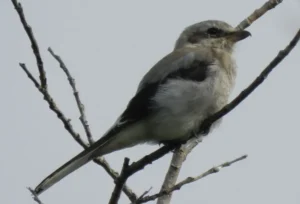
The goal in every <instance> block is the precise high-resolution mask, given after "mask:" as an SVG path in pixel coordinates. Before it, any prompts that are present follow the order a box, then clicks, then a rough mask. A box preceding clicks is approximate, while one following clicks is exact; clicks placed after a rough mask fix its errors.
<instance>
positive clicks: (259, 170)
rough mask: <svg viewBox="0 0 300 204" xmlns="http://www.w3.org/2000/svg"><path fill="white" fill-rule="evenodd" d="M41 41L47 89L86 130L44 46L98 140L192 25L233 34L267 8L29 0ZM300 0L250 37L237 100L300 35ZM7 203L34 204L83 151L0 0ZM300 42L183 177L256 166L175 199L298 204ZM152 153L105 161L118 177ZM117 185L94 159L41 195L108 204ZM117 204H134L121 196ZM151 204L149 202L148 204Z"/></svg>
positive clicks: (148, 178) (241, 57) (154, 171)
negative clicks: (36, 193) (41, 186)
mask: <svg viewBox="0 0 300 204" xmlns="http://www.w3.org/2000/svg"><path fill="white" fill-rule="evenodd" d="M21 2H22V4H23V7H24V10H25V14H26V17H27V20H28V22H29V23H30V24H31V26H32V28H33V31H34V33H35V36H36V39H37V41H38V42H39V46H40V51H41V53H42V56H43V59H44V63H45V69H46V72H47V77H48V83H49V89H50V92H51V94H52V95H53V97H54V98H55V100H56V102H57V104H58V105H59V107H60V108H61V109H62V110H63V112H64V113H65V114H66V115H67V116H68V117H69V118H71V119H72V124H73V125H74V128H75V129H76V130H77V131H79V132H80V133H81V134H82V135H83V133H84V131H83V129H82V127H81V125H80V123H79V121H78V117H79V113H78V111H77V109H76V105H75V101H74V99H73V96H72V93H71V89H70V87H69V84H68V82H67V80H66V77H65V75H64V74H63V72H62V71H61V70H60V68H59V66H58V65H57V62H56V61H55V60H54V59H53V58H52V57H51V56H50V55H49V53H48V52H47V48H48V46H51V47H52V48H53V50H54V51H55V52H56V53H57V54H59V55H60V56H61V57H62V58H63V59H64V61H65V63H66V64H67V66H68V68H69V69H70V71H71V73H72V74H73V76H74V77H75V78H76V82H77V86H78V89H79V91H80V94H81V96H82V99H83V102H84V104H85V106H86V110H87V117H88V119H89V122H90V126H91V129H92V131H93V134H94V137H95V138H99V137H100V136H101V135H102V134H103V133H104V132H105V131H106V130H107V129H108V128H109V127H110V126H111V125H112V123H113V122H114V121H115V119H116V118H117V117H118V115H119V114H120V113H121V112H122V111H123V109H124V108H125V106H126V105H127V102H128V100H130V98H131V97H132V96H133V94H134V93H135V91H136V87H137V84H138V83H139V81H140V79H141V77H142V76H143V75H144V74H145V73H146V72H147V71H148V70H149V69H150V68H151V66H153V65H154V64H155V63H156V62H157V61H158V60H160V59H161V58H162V57H163V56H164V55H166V54H168V53H169V52H170V51H171V50H172V49H173V45H174V42H175V40H176V38H177V37H178V35H179V34H180V32H181V31H182V29H184V28H185V27H186V26H188V25H190V24H193V23H196V22H199V21H202V20H207V19H221V20H225V21H227V22H228V23H230V24H232V25H233V26H235V25H237V24H238V23H239V22H240V21H241V20H243V19H244V18H245V17H246V16H248V15H249V14H250V13H251V12H252V11H254V9H256V8H258V7H260V6H261V5H262V4H263V3H264V2H265V0H251V1H240V0H227V1H221V0H210V1H201V0H194V1H192V0H185V1H174V0H168V1H167V0H166V1H159V0H155V1H154V0H152V1H147V2H146V1H138V0H135V1H121V0H119V1H103V0H102V1H101V0H85V1H83V0H72V1H62V0H51V1H45V0H44V1H41V0H22V1H21ZM299 10H300V1H299V0H285V1H284V2H283V3H282V4H281V5H279V6H278V7H277V8H276V9H275V10H273V11H270V12H268V13H267V14H266V15H265V16H263V17H262V18H261V19H259V20H258V21H257V22H255V23H254V24H253V25H252V26H251V27H250V28H248V30H249V31H251V33H252V36H253V37H252V38H248V39H247V40H245V41H243V42H241V43H240V44H239V45H238V47H237V49H236V53H235V56H236V58H237V64H238V67H239V69H238V78H237V83H236V87H235V89H234V93H233V94H232V97H234V96H236V95H237V94H238V93H239V92H240V91H241V90H242V89H243V88H244V87H245V86H247V85H248V84H249V83H250V82H251V81H252V80H253V79H254V78H255V77H256V76H257V75H258V74H259V73H260V72H261V70H262V69H263V68H264V67H265V66H266V65H267V64H268V63H269V62H270V60H272V59H273V57H275V56H276V55H277V53H278V51H279V50H280V49H282V48H284V47H285V46H286V44H287V43H289V41H290V39H291V38H292V37H293V36H294V34H295V33H296V31H297V29H298V28H299V27H300V12H299ZM0 16H1V18H0V25H1V38H0V45H1V46H0V56H1V59H0V65H1V68H0V94H1V100H0V112H1V116H0V137H1V138H2V140H1V143H0V152H1V154H0V163H1V168H0V189H1V191H0V203H3V204H4V203H6V204H8V203H10V204H17V203H22V204H32V203H34V201H33V200H32V198H31V195H30V193H29V192H28V190H27V189H26V187H27V186H31V187H35V185H36V184H38V183H39V182H40V181H41V180H42V179H43V178H44V177H45V176H47V175H48V174H49V173H51V172H52V171H53V170H54V169H56V168H57V167H59V166H60V165H61V164H63V163H65V162H66V161H67V160H69V159H70V158H71V157H73V156H74V155H76V154H77V153H78V152H79V151H81V150H82V149H81V147H80V146H79V145H78V144H77V143H76V142H75V141H74V140H73V139H72V138H71V136H70V135H69V134H68V133H67V131H66V130H65V129H64V128H63V125H62V124H61V122H60V121H59V120H58V119H57V118H56V116H55V114H54V113H52V112H51V111H50V110H49V108H48V105H47V104H46V102H45V101H43V99H42V96H41V94H40V93H38V91H37V90H36V89H35V87H34V86H33V84H32V83H31V81H30V80H29V79H28V78H27V77H26V76H25V74H24V73H23V71H22V70H21V68H20V67H19V66H18V63H19V62H24V63H26V64H27V66H28V68H29V69H30V70H31V71H32V72H33V73H34V74H35V75H36V76H38V75H37V68H36V64H35V59H34V57H33V54H32V51H31V48H30V44H29V40H28V38H27V36H26V34H25V32H24V30H23V28H22V26H21V23H20V21H19V18H18V16H17V13H16V11H15V10H14V8H13V6H12V4H11V2H10V1H9V0H1V1H0ZM299 66H300V46H298V47H296V48H295V49H294V50H293V52H292V53H291V54H290V55H289V56H288V57H287V58H286V59H285V60H284V61H283V62H282V63H281V64H280V65H279V66H278V67H277V68H276V70H274V72H273V73H272V74H271V75H270V76H269V77H268V79H267V80H266V82H265V83H264V84H263V85H261V86H260V87H259V88H258V89H257V90H256V91H255V92H254V93H253V94H252V95H251V96H250V97H249V98H248V99H247V100H246V101H244V102H243V103H242V104H240V106H238V107H237V108H236V109H235V110H234V111H232V112H231V113H230V114H229V115H227V116H226V117H225V118H224V122H223V124H222V126H221V127H220V128H219V129H218V130H216V131H214V132H213V133H212V134H210V136H209V137H208V138H207V139H206V140H205V141H204V142H203V143H202V144H200V145H199V146H198V147H197V148H196V149H195V150H194V151H193V152H192V153H191V154H190V155H189V157H188V159H187V161H186V163H185V164H184V168H183V169H182V172H181V173H180V176H179V177H180V178H179V179H180V180H181V179H184V178H185V177H187V176H195V175H197V174H200V173H201V172H203V171H205V170H207V169H208V168H210V167H212V166H213V165H218V164H220V163H222V162H225V161H227V160H231V159H234V158H235V157H238V156H241V155H242V154H245V153H246V154H248V155H249V158H248V159H246V160H244V161H242V162H239V163H237V164H235V165H233V166H231V167H229V168H226V169H223V170H222V171H221V172H219V173H218V174H214V175H212V176H209V177H207V178H205V179H203V180H200V181H198V182H196V183H193V184H190V185H187V186H185V187H183V188H182V189H181V190H180V191H177V192H176V193H175V194H174V196H173V199H172V203H175V204H180V203H205V204H216V203H221V202H224V203H232V204H239V203H243V204H252V203H273V204H282V203H299V202H300V188H299V183H300V176H299V172H300V160H299V155H300V148H299V144H300V138H299V135H300V130H299V114H300V107H299V104H300V92H299V87H300V80H299V75H300V69H299V68H300V67H299ZM156 148H157V146H149V145H142V146H138V147H134V148H132V149H129V150H124V151H120V152H117V153H114V154H112V155H109V156H107V159H108V160H109V162H110V163H111V165H112V166H113V167H114V168H115V169H117V170H120V169H121V166H122V163H123V158H124V156H127V157H129V158H130V159H131V160H132V161H134V160H137V159H138V158H140V157H141V156H143V155H145V154H147V153H150V152H151V151H153V150H154V149H156ZM170 157H171V154H169V155H168V156H166V157H164V158H163V159H160V160H159V161H156V162H155V163H153V164H152V165H150V166H147V167H146V168H145V170H143V171H141V172H139V173H138V174H136V175H134V176H133V177H131V178H130V179H129V181H128V185H129V186H130V187H132V188H133V189H134V191H135V192H136V193H138V194H141V193H143V192H144V191H145V190H147V189H149V188H150V187H151V186H152V187H153V190H152V191H151V193H155V192H157V191H158V190H159V188H160V185H161V183H162V181H163V177H164V175H165V172H166V170H167V167H168V165H169V161H170ZM113 187H114V184H113V181H112V179H111V178H110V177H109V176H108V175H107V174H106V172H105V171H104V170H103V169H101V168H100V167H98V166H97V165H95V164H94V163H89V164H88V165H86V166H85V167H83V168H81V169H80V170H78V171H76V172H75V173H73V174H72V175H70V176H68V177H67V178H66V179H64V180H63V181H61V182H60V183H59V184H57V185H55V186H54V187H53V188H51V189H50V190H49V191H47V192H45V193H44V194H42V195H41V197H40V198H41V199H42V201H43V202H44V203H45V204H54V203H55V204H59V203H73V204H81V203H95V204H96V203H107V202H108V200H109V197H110V195H111V191H112V189H113ZM120 203H129V201H128V199H127V197H126V196H124V195H122V198H121V201H120ZM152 203H153V202H152Z"/></svg>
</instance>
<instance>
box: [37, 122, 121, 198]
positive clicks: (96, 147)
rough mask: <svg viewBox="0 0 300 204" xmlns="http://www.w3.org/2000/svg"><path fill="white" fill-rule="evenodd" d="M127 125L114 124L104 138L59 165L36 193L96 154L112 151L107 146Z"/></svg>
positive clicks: (39, 186)
mask: <svg viewBox="0 0 300 204" xmlns="http://www.w3.org/2000/svg"><path fill="white" fill-rule="evenodd" d="M124 126H125V123H124V124H123V125H115V126H113V127H112V128H111V129H110V130H109V131H108V132H107V133H106V134H105V136H103V137H102V138H100V139H99V140H98V141H97V142H95V143H94V144H93V145H91V146H90V147H89V148H87V149H85V150H84V151H82V152H81V153H79V154H78V155H77V156H75V157H74V158H72V159H71V160H70V161H68V162H67V163H65V164H64V165H62V166H61V167H59V168H58V169H57V170H56V171H54V172H53V173H52V174H50V175H49V176H48V177H46V178H45V179H44V180H43V181H42V182H41V183H40V184H39V185H38V186H37V187H36V188H35V190H34V191H35V193H36V194H37V195H39V194H41V193H42V192H44V191H45V190H47V189H48V188H50V187H51V186H53V185H54V184H56V183H57V182H59V181H60V180H61V179H63V178H64V177H66V176H67V175H69V174H70V173H72V172H73V171H75V170H77V169H79V168H80V167H82V166H83V165H85V164H86V163H88V162H89V161H91V160H92V159H94V157H95V156H103V155H104V154H107V153H109V152H110V150H109V149H106V150H105V147H106V145H107V144H109V143H110V141H112V140H113V139H114V138H115V136H116V135H117V133H119V132H120V131H121V130H122V129H123V128H124Z"/></svg>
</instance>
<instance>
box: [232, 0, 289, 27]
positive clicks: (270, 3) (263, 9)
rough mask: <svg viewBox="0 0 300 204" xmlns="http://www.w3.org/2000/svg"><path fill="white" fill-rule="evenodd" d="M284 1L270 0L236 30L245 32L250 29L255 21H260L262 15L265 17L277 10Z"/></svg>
mask: <svg viewBox="0 0 300 204" xmlns="http://www.w3.org/2000/svg"><path fill="white" fill-rule="evenodd" d="M282 1H283V0H269V1H267V2H266V3H265V4H264V5H262V7H260V8H258V9H256V10H255V11H254V12H253V13H252V14H250V15H249V16H248V17H247V18H246V19H245V20H243V21H242V22H241V23H240V24H239V25H238V26H237V27H236V29H239V30H244V29H245V28H247V27H249V26H250V25H251V24H252V23H253V22H254V21H256V20H257V19H259V18H260V17H261V16H262V15H264V14H265V13H266V12H268V11H269V10H271V9H273V8H275V7H276V6H278V5H279V4H280V3H282Z"/></svg>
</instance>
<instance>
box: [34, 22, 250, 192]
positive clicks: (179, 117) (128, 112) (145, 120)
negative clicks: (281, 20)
mask: <svg viewBox="0 0 300 204" xmlns="http://www.w3.org/2000/svg"><path fill="white" fill-rule="evenodd" d="M249 36H251V33H250V32H249V31H246V30H237V29H235V28H234V27H232V26H231V25H229V24H228V23H226V22H224V21H221V20H205V21H202V22H198V23H195V24H192V25H190V26H188V27H186V28H185V29H184V30H183V31H182V32H181V34H180V35H179V38H178V39H177V41H176V43H175V46H174V50H173V51H172V52H171V53H169V54H167V55H166V56H165V57H163V58H162V59H161V60H160V61H158V62H157V63H156V64H155V65H154V66H153V67H152V68H151V69H150V70H149V71H148V72H147V73H146V74H145V75H144V77H143V78H142V80H141V82H140V83H139V85H138V88H137V91H136V93H135V95H134V96H133V97H132V99H131V100H130V101H129V103H128V105H127V107H126V108H125V110H124V112H123V113H122V114H121V115H120V116H119V117H118V119H117V120H116V122H115V123H114V124H113V125H112V126H111V128H110V129H109V130H108V131H106V133H105V134H104V135H103V136H102V137H101V138H100V139H99V140H98V141H96V142H95V143H93V144H92V145H91V146H90V147H88V148H87V149H85V150H83V151H82V152H80V153H79V154H78V155H76V156H75V157H73V158H72V159H71V160H69V161H68V162H66V163H65V164H64V165H62V166H61V167H59V168H58V169H57V170H56V171H54V172H53V173H51V174H50V175H49V176H48V177H46V178H45V179H44V180H43V181H42V182H41V183H40V184H39V185H37V187H36V188H35V190H34V191H35V193H36V194H37V195H40V194H41V193H43V192H44V191H46V190H47V189H49V188H50V187H51V186H53V185H54V184H56V183H57V182H59V181H60V180H61V179H63V178H64V177H66V176H67V175H69V174H70V173H72V172H74V171H75V170H77V169H78V168H80V167H82V166H83V165H85V164H86V163H88V162H89V161H91V160H93V159H94V158H96V157H99V156H103V155H106V154H109V153H112V152H115V151H118V150H121V149H124V148H129V147H133V146H135V145H138V144H143V143H152V144H153V143H154V144H158V143H162V142H166V143H167V142H170V143H171V142H172V141H186V140H188V139H189V137H190V136H191V135H192V134H195V132H196V131H197V129H198V127H199V125H200V124H201V122H202V121H203V120H204V119H205V118H207V117H208V116H210V115H212V114H213V113H215V112H217V111H219V110H220V109H221V108H222V107H224V106H225V105H226V104H227V103H228V100H229V96H230V93H231V91H232V89H233V87H234V84H235V79H236V71H237V65H236V63H235V60H234V57H233V52H234V47H235V44H236V43H237V42H239V41H241V40H243V39H245V38H247V37H249ZM220 122H221V119H219V120H218V121H216V122H214V124H213V125H212V127H211V129H213V128H215V126H216V124H219V123H220Z"/></svg>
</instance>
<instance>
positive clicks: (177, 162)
mask: <svg viewBox="0 0 300 204" xmlns="http://www.w3.org/2000/svg"><path fill="white" fill-rule="evenodd" d="M200 142H202V138H201V137H194V138H192V139H191V140H189V141H188V142H187V143H186V144H184V145H181V147H180V148H179V149H176V150H175V151H174V154H173V157H172V159H171V164H170V166H169V169H168V172H167V174H166V176H165V180H164V182H163V185H162V187H161V191H164V190H166V189H170V188H171V187H172V186H174V185H175V183H176V181H177V178H178V176H179V173H180V170H181V167H182V165H183V162H184V161H185V160H186V157H187V156H188V154H189V153H190V152H191V151H192V150H193V148H194V147H196V146H197V145H198V144H199V143H200ZM171 197H172V193H169V194H166V195H163V196H161V197H159V199H158V200H157V203H158V204H163V203H170V202H171Z"/></svg>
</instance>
